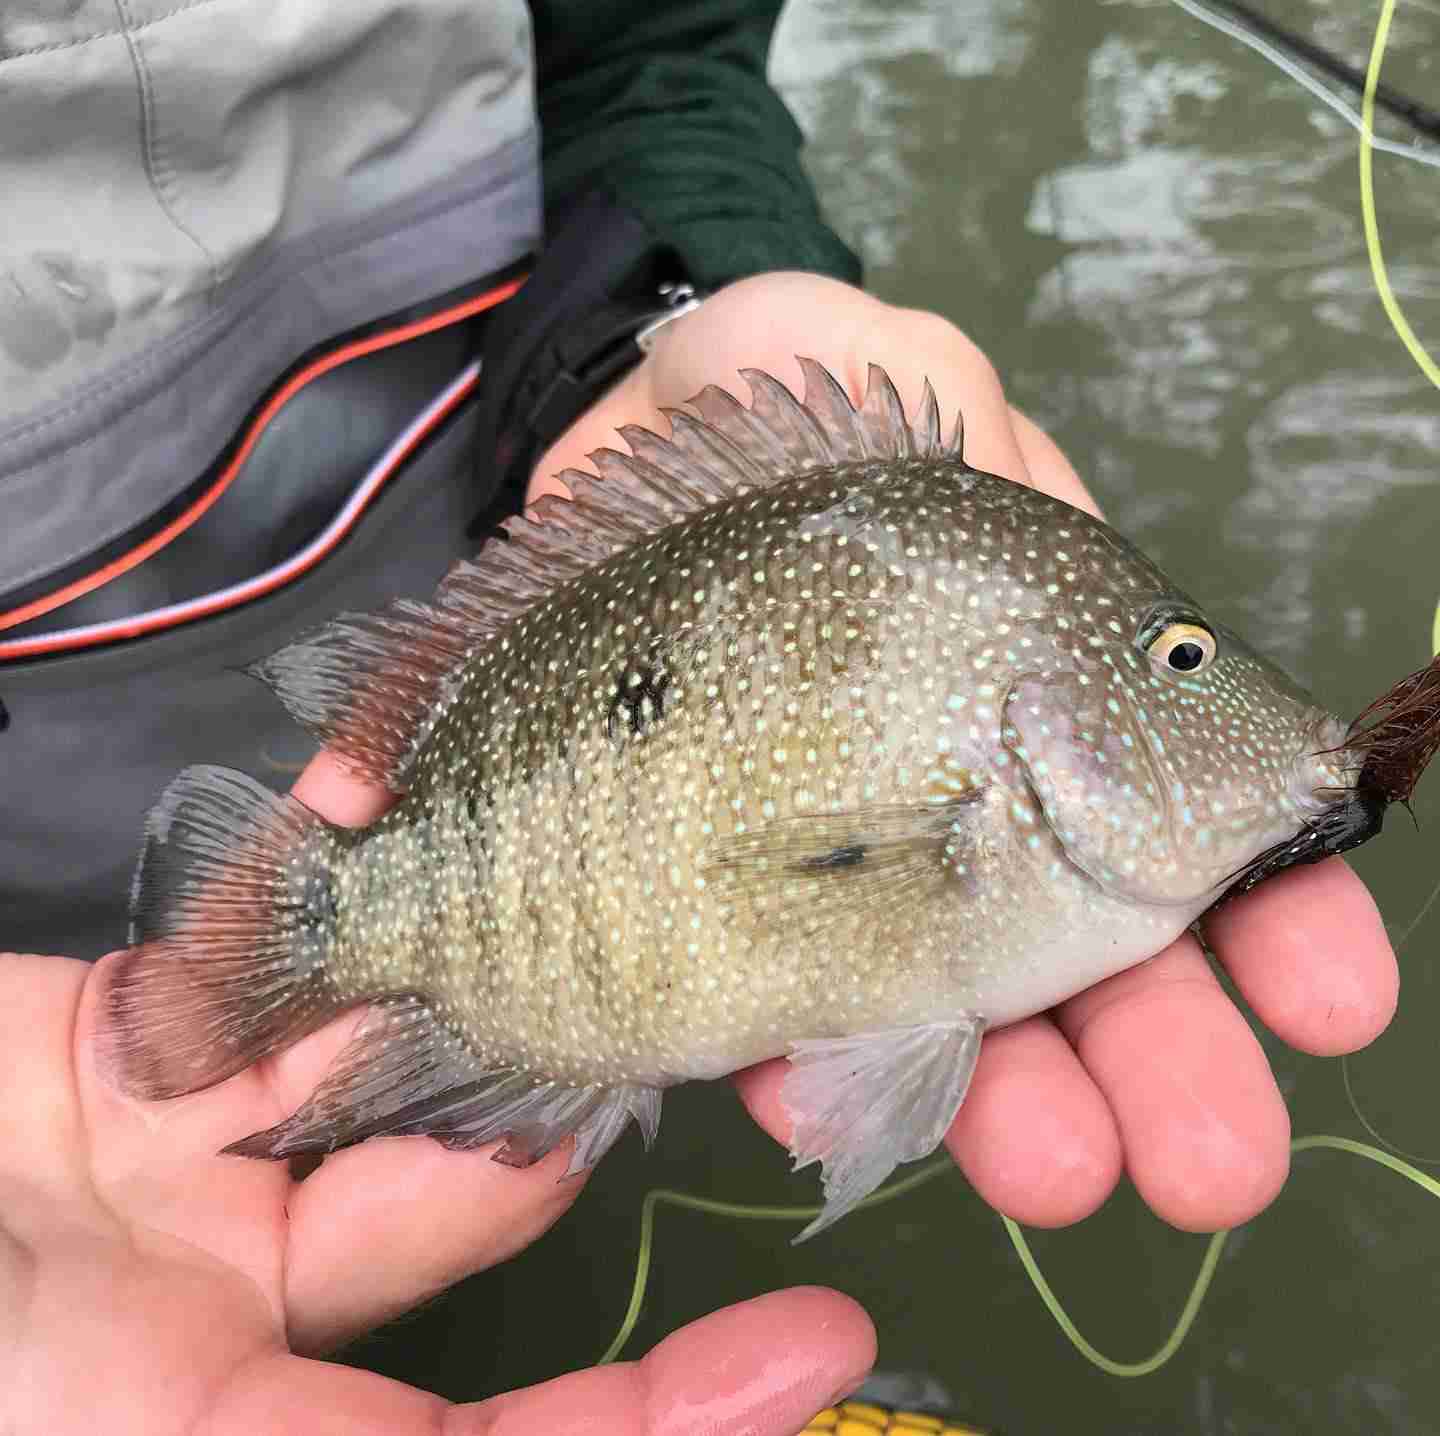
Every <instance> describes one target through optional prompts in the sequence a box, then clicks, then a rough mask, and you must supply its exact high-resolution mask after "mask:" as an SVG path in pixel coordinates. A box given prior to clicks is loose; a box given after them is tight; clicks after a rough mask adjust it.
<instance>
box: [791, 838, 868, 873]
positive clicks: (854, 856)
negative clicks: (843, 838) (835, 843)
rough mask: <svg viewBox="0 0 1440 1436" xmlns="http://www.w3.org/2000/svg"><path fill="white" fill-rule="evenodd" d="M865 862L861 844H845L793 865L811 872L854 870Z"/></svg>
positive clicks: (863, 848) (863, 849) (863, 847)
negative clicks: (824, 869)
mask: <svg viewBox="0 0 1440 1436" xmlns="http://www.w3.org/2000/svg"><path fill="white" fill-rule="evenodd" d="M864 861H865V845H864V844H863V843H846V844H845V845H844V846H843V847H839V848H832V849H831V850H830V851H829V852H828V853H821V854H820V855H819V856H818V857H814V858H801V859H800V861H799V862H798V863H796V864H795V866H796V867H797V868H800V869H801V870H802V871H805V872H813V871H814V870H815V869H816V868H826V869H829V868H854V867H859V865H860V864H861V863H863V862H864Z"/></svg>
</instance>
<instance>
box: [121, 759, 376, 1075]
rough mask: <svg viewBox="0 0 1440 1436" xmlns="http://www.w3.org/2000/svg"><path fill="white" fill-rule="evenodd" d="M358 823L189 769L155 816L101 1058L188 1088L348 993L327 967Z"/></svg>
mask: <svg viewBox="0 0 1440 1436" xmlns="http://www.w3.org/2000/svg"><path fill="white" fill-rule="evenodd" d="M346 846H348V844H347V839H346V835H345V834H344V833H343V831H342V830H340V829H336V828H333V827H331V826H330V825H329V824H328V823H326V822H325V821H324V820H323V819H321V818H320V817H318V816H317V815H316V814H315V813H313V812H311V811H310V809H309V808H307V807H306V806H305V805H304V804H303V803H301V802H299V801H298V800H297V799H295V798H293V797H289V796H282V795H279V794H276V793H273V792H271V791H270V789H268V788H266V787H264V786H262V785H261V784H260V783H257V782H256V781H255V780H254V779H252V778H248V777H246V776H245V775H244V774H243V773H237V772H234V771H233V770H231V769H228V768H217V767H208V766H197V767H192V768H187V769H185V771H184V772H182V773H181V774H180V775H179V776H178V777H177V778H175V780H174V781H173V782H172V783H171V784H170V786H169V787H168V788H167V789H166V791H165V793H164V795H163V796H162V798H161V799H160V801H159V803H157V804H156V806H155V808H154V809H153V810H152V811H151V813H150V816H149V817H148V819H147V820H146V823H145V838H144V845H143V847H142V848H141V853H140V862H139V865H138V867H137V868H136V871H135V880H134V884H133V886H132V888H131V903H130V913H131V922H130V942H131V944H132V945H131V947H130V948H129V949H128V950H127V951H125V952H124V953H122V954H121V955H120V956H119V957H117V958H116V959H114V961H113V963H112V964H110V966H109V972H108V976H107V979H106V985H105V989H104V994H103V997H102V1003H101V1012H102V1029H101V1042H100V1055H101V1060H102V1062H103V1063H104V1065H105V1066H106V1068H107V1069H108V1070H109V1072H110V1073H111V1074H112V1075H113V1076H114V1078H115V1080H116V1081H117V1082H118V1083H119V1085H120V1086H121V1087H122V1088H124V1089H125V1090H126V1091H128V1092H131V1093H132V1094H134V1095H136V1096H140V1097H146V1098H159V1097H178V1096H180V1095H181V1094H182V1093H185V1092H196V1091H199V1090H200V1089H201V1088H204V1087H210V1086H213V1085H214V1084H215V1083H217V1082H221V1081H223V1080H224V1079H225V1078H227V1077H230V1076H233V1075H234V1074H235V1073H236V1072H239V1071H241V1070H243V1069H244V1068H246V1067H248V1066H250V1064H251V1063H252V1062H255V1061H258V1060H259V1059H260V1058H261V1057H265V1056H268V1055H269V1054H271V1053H273V1052H278V1051H280V1050H281V1049H283V1048H285V1047H288V1046H290V1045H291V1043H293V1042H296V1041H298V1040H299V1039H300V1038H301V1037H303V1036H304V1035H305V1034H306V1033H307V1032H311V1031H313V1030H314V1029H315V1028H317V1027H319V1026H321V1025H322V1024H323V1023H324V1022H326V1021H327V1020H328V1019H329V1018H330V1017H332V1016H333V1015H334V1014H335V1013H336V1012H338V1011H339V1010H340V1009H341V1008H342V1007H344V1006H345V1005H346V999H344V998H343V997H342V996H341V995H340V993H339V992H338V991H337V990H336V988H335V985H334V983H333V982H332V981H331V979H330V978H329V977H328V976H327V974H326V970H325V966H326V956H327V953H328V951H329V949H330V947H331V945H332V943H333V940H334V933H335V923H336V906H335V897H334V892H333V888H332V874H333V872H334V868H335V863H336V859H337V858H338V857H339V855H340V854H341V853H342V852H343V851H344V850H345V848H346Z"/></svg>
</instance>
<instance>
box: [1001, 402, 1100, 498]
mask: <svg viewBox="0 0 1440 1436" xmlns="http://www.w3.org/2000/svg"><path fill="white" fill-rule="evenodd" d="M1010 427H1011V429H1012V430H1013V431H1014V434H1015V442H1016V443H1017V444H1019V446H1020V454H1021V456H1022V458H1023V459H1024V461H1025V468H1026V469H1027V470H1028V472H1029V474H1030V482H1031V483H1032V484H1034V485H1035V487H1036V488H1037V489H1040V490H1042V491H1043V492H1045V493H1047V494H1053V495H1054V496H1055V497H1056V498H1057V499H1064V500H1065V502H1066V503H1067V504H1074V505H1075V507H1076V508H1077V509H1084V510H1085V512H1086V513H1091V514H1094V515H1095V516H1096V517H1097V518H1099V517H1101V514H1100V505H1099V504H1097V503H1096V502H1095V500H1094V498H1093V496H1092V495H1091V493H1090V491H1089V489H1087V488H1086V487H1085V485H1084V483H1083V482H1082V481H1081V479H1080V475H1079V474H1077V473H1076V472H1075V470H1074V468H1073V467H1072V466H1071V464H1070V460H1069V459H1067V458H1066V457H1065V455H1064V453H1063V452H1062V451H1061V449H1060V446H1059V444H1057V443H1056V442H1055V440H1054V439H1052V438H1051V437H1050V435H1049V434H1047V433H1046V432H1045V431H1044V429H1042V428H1041V427H1040V426H1039V425H1038V424H1037V423H1035V421H1034V420H1033V419H1031V418H1029V417H1028V416H1027V415H1025V414H1022V413H1021V412H1020V410H1019V409H1016V408H1014V407H1013V406H1012V407H1011V410H1010Z"/></svg>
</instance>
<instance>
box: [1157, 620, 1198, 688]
mask: <svg viewBox="0 0 1440 1436" xmlns="http://www.w3.org/2000/svg"><path fill="white" fill-rule="evenodd" d="M1145 652H1146V653H1147V654H1148V655H1149V656H1150V658H1151V659H1152V660H1153V661H1154V662H1156V663H1158V664H1160V665H1161V666H1162V667H1163V668H1168V669H1169V670H1170V671H1171V672H1172V673H1183V674H1185V675H1186V676H1187V677H1188V676H1189V675H1191V674H1193V673H1203V672H1204V671H1205V670H1206V669H1207V668H1209V666H1210V665H1211V664H1212V663H1213V662H1214V661H1215V635H1214V634H1213V633H1211V632H1210V630H1209V629H1208V628H1202V627H1201V626H1200V625H1199V624H1198V623H1167V624H1166V625H1165V627H1164V628H1162V629H1161V630H1160V631H1159V633H1157V634H1156V635H1155V637H1154V638H1152V639H1150V641H1149V642H1148V643H1146V644H1145Z"/></svg>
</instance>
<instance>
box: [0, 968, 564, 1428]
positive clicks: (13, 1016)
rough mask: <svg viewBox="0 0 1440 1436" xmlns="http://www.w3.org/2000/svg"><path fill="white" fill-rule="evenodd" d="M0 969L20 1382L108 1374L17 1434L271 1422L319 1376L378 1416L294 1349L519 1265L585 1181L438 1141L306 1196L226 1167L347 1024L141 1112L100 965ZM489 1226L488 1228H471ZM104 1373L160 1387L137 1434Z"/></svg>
mask: <svg viewBox="0 0 1440 1436" xmlns="http://www.w3.org/2000/svg"><path fill="white" fill-rule="evenodd" d="M0 972H3V974H4V977H3V980H4V983H5V1001H4V1003H3V1019H0V1020H3V1022H4V1024H5V1026H6V1028H7V1029H9V1030H7V1031H6V1032H5V1051H6V1052H7V1054H8V1059H9V1065H10V1069H11V1073H12V1078H13V1080H14V1083H15V1090H17V1091H20V1092H23V1093H25V1100H24V1102H23V1104H22V1105H20V1106H19V1107H18V1109H16V1110H14V1111H13V1112H12V1121H11V1123H10V1124H9V1125H8V1126H7V1131H6V1137H5V1140H4V1145H3V1149H0V1182H3V1184H4V1187H5V1189H6V1192H7V1195H6V1199H5V1202H4V1208H3V1210H4V1213H5V1228H4V1230H5V1235H6V1237H7V1239H8V1240H7V1241H6V1243H5V1245H6V1247H7V1248H8V1249H9V1251H10V1253H11V1255H12V1258H13V1262H14V1266H15V1270H14V1272H13V1273H12V1275H13V1276H14V1278H15V1280H13V1281H12V1282H11V1284H9V1286H8V1287H6V1288H4V1289H3V1292H0V1301H4V1302H6V1303H7V1304H8V1305H7V1306H6V1308H5V1309H4V1311H3V1321H4V1325H5V1328H6V1329H7V1331H8V1332H9V1333H11V1334H12V1336H13V1337H14V1338H15V1339H16V1342H15V1344H18V1346H19V1347H20V1348H21V1349H22V1350H24V1351H25V1352H26V1353H27V1357H26V1361H25V1362H24V1363H22V1364H21V1366H20V1367H19V1368H18V1369H20V1370H22V1371H23V1370H26V1369H27V1367H30V1368H31V1369H34V1367H35V1366H37V1365H38V1366H39V1367H41V1368H43V1367H44V1365H46V1364H47V1363H53V1364H55V1365H56V1366H58V1367H61V1368H63V1369H64V1370H66V1371H69V1372H71V1373H76V1372H82V1371H87V1370H88V1371H89V1372H90V1373H91V1375H92V1376H94V1377H96V1378H97V1379H95V1380H86V1381H75V1380H73V1379H72V1380H69V1381H53V1382H52V1381H47V1380H35V1381H32V1382H31V1383H30V1385H31V1386H32V1388H33V1390H34V1392H35V1401H36V1403H37V1404H36V1405H35V1406H34V1407H32V1408H31V1409H27V1410H25V1411H24V1412H23V1416H22V1419H20V1421H19V1423H18V1428H17V1429H19V1430H31V1429H33V1430H36V1431H41V1430H46V1431H79V1430H83V1429H85V1427H84V1425H83V1424H82V1423H83V1422H84V1420H85V1418H86V1417H87V1416H89V1417H92V1418H94V1420H95V1421H96V1423H97V1426H96V1429H101V1426H100V1424H99V1423H100V1422H101V1417H102V1413H103V1417H104V1420H103V1429H106V1430H109V1431H129V1430H134V1431H136V1432H140V1431H144V1432H146V1433H148V1434H149V1436H158V1433H165V1432H169V1431H176V1432H180V1431H190V1430H192V1429H193V1425H194V1422H195V1421H196V1420H197V1419H198V1418H199V1417H200V1416H202V1414H203V1415H205V1416H206V1417H207V1418H208V1419H215V1418H218V1417H219V1416H220V1415H221V1414H222V1413H223V1414H224V1416H225V1420H226V1421H227V1422H233V1425H234V1429H235V1430H237V1431H239V1430H255V1429H271V1428H269V1427H267V1426H266V1425H265V1424H264V1423H262V1422H259V1421H249V1420H244V1419H242V1417H243V1415H244V1413H246V1412H247V1411H248V1410H249V1408H250V1404H251V1403H252V1402H253V1403H259V1404H260V1406H261V1407H263V1404H264V1402H265V1401H266V1400H267V1399H269V1398H268V1397H267V1395H266V1393H267V1392H271V1391H274V1390H278V1389H281V1388H283V1387H290V1386H293V1385H295V1384H296V1383H297V1382H301V1381H302V1380H303V1379H304V1378H305V1377H307V1376H308V1375H309V1374H310V1373H307V1372H306V1371H305V1368H307V1367H309V1368H311V1370H312V1371H313V1373H314V1374H315V1377H316V1379H317V1381H318V1379H319V1378H322V1377H323V1378H324V1382H325V1384H326V1386H327V1387H328V1388H330V1389H329V1390H328V1391H327V1398H326V1399H327V1403H329V1404H330V1405H331V1406H332V1408H333V1406H334V1403H335V1402H337V1401H338V1402H342V1403H343V1402H344V1400H345V1399H346V1394H345V1393H346V1391H347V1389H350V1390H353V1391H354V1393H355V1395H356V1396H357V1398H363V1400H365V1401H366V1402H373V1401H374V1400H376V1399H377V1397H376V1393H375V1391H374V1390H372V1389H371V1386H372V1383H373V1384H374V1385H376V1386H379V1387H388V1386H390V1383H382V1382H380V1379H379V1378H375V1377H370V1376H368V1375H367V1374H365V1373H361V1372H349V1371H345V1370H344V1369H343V1368H337V1367H330V1366H322V1365H319V1364H315V1363H309V1362H302V1361H301V1360H300V1359H299V1358H298V1357H295V1356H292V1355H290V1354H289V1352H290V1350H291V1349H292V1348H293V1349H295V1350H298V1351H313V1350H316V1349H320V1348H324V1347H328V1346H331V1345H334V1344H337V1343H338V1342H340V1341H343V1340H344V1339H345V1338H346V1337H348V1336H351V1335H354V1334H356V1333H357V1332H359V1331H362V1330H365V1329H367V1328H368V1327H371V1326H373V1325H375V1324H376V1323H377V1322H379V1321H381V1320H384V1319H385V1318H386V1317H388V1316H391V1315H393V1314H394V1313H396V1312H397V1311H400V1310H403V1309H404V1308H406V1307H408V1306H411V1305H413V1304H414V1303H415V1302H416V1301H418V1300H420V1299H421V1298H423V1297H425V1296H428V1295H430V1294H431V1293H433V1292H435V1291H438V1290H440V1289H441V1288H443V1287H444V1286H447V1285H448V1284H450V1282H452V1281H454V1280H455V1279H456V1278H457V1277H458V1276H460V1275H462V1274H464V1272H466V1271H468V1270H473V1269H475V1268H476V1267H479V1266H484V1265H489V1264H490V1263H491V1262H493V1261H495V1260H499V1259H501V1258H502V1257H504V1256H506V1255H508V1254H510V1252H512V1251H514V1250H516V1249H518V1248H519V1247H520V1246H523V1245H524V1244H525V1243H526V1242H527V1241H528V1240H530V1239H531V1238H533V1237H534V1236H535V1235H537V1234H538V1233H539V1231H540V1230H542V1229H543V1228H544V1227H545V1226H547V1225H548V1224H549V1223H550V1222H551V1221H552V1220H553V1219H554V1218H555V1217H556V1216H558V1215H559V1213H560V1212H561V1211H562V1210H564V1208H565V1207H566V1206H567V1205H568V1204H569V1202H570V1201H571V1200H572V1199H573V1196H574V1194H575V1193H576V1191H577V1190H578V1188H579V1186H580V1184H579V1183H578V1182H574V1181H570V1182H564V1183H559V1182H557V1181H556V1178H557V1176H558V1169H557V1163H556V1161H555V1160H552V1161H551V1162H548V1163H544V1164H542V1165H540V1166H538V1167H536V1168H533V1169H531V1170H530V1171H528V1172H525V1173H514V1172H509V1171H505V1170H504V1169H501V1168H499V1167H496V1166H494V1165H493V1164H492V1163H489V1162H487V1161H485V1160H483V1158H482V1159H479V1160H477V1159H475V1158H474V1157H465V1156H461V1155H457V1154H452V1153H447V1152H445V1151H443V1150H442V1149H441V1148H439V1147H438V1146H436V1145H435V1144H433V1143H429V1142H414V1141H408V1142H381V1143H372V1144H370V1145H369V1146H368V1147H365V1148H360V1149H357V1150H356V1151H354V1152H351V1153H343V1154H341V1155H340V1156H338V1157H336V1158H334V1159H332V1160H331V1161H328V1162H327V1163H325V1164H324V1166H323V1167H322V1168H321V1169H320V1170H319V1171H318V1172H316V1173H315V1174H314V1175H313V1176H312V1177H311V1178H310V1179H309V1180H308V1181H306V1182H304V1183H302V1184H297V1183H295V1182H293V1181H292V1180H291V1178H290V1175H289V1173H288V1171H287V1169H286V1168H285V1167H284V1166H283V1165H279V1164H273V1163H263V1162H246V1161H243V1160H240V1159H237V1158H224V1157H217V1156H215V1155H214V1153H216V1152H217V1151H218V1150H219V1148H220V1147H221V1146H223V1145H224V1143H225V1142H227V1141H229V1140H232V1139H233V1138H234V1137H235V1136H237V1135H240V1134H242V1133H244V1132H248V1131H252V1130H254V1129H255V1128H257V1127H260V1126H265V1125H267V1124H268V1123H270V1122H271V1121H274V1120H275V1119H276V1118H277V1117H279V1116H281V1115H283V1114H284V1113H285V1112H287V1111H289V1110H291V1109H292V1108H293V1107H294V1105H296V1103H297V1102H298V1100H299V1098H300V1096H301V1095H303V1093H304V1092H305V1091H306V1090H308V1088H309V1087H310V1086H311V1085H313V1082H314V1080H315V1078H316V1076H317V1075H318V1073H319V1070H320V1068H321V1067H322V1066H323V1064H324V1062H325V1061H326V1060H327V1058H328V1055H329V1051H333V1050H334V1048H335V1047H336V1046H337V1045H338V1043H339V1042H341V1041H343V1040H344V1035H345V1033H344V1031H343V1028H344V1024H337V1025H336V1027H335V1028H334V1029H332V1030H331V1031H329V1032H327V1033H324V1034H321V1035H320V1036H318V1037H317V1038H316V1039H313V1040H312V1041H311V1042H309V1043H306V1044H304V1045H303V1046H302V1047H301V1048H299V1049H296V1050H295V1051H294V1052H292V1053H290V1054H287V1055H286V1057H284V1058H282V1059H280V1060H279V1061H278V1062H274V1063H269V1064H262V1065H261V1066H260V1067H257V1068H255V1069H252V1070H251V1071H250V1072H247V1073H245V1074H242V1075H241V1076H240V1077H237V1078H235V1079H234V1080H232V1081H230V1082H227V1083H225V1084H223V1086H222V1087H220V1088H218V1089H216V1090H215V1091H213V1092H208V1093H201V1094H198V1095H197V1096H194V1097H190V1098H183V1099H180V1100H178V1101H175V1102H171V1103H166V1104H160V1105H155V1106H148V1107H146V1106H141V1105H139V1104H136V1103H133V1102H131V1101H129V1100H127V1099H126V1098H124V1097H122V1096H120V1095H119V1094H118V1093H116V1092H115V1091H114V1090H113V1089H112V1088H110V1087H109V1085H108V1084H106V1083H105V1082H104V1081H103V1080H102V1079H101V1077H100V1074H98V1073H97V1072H96V1070H95V1069H94V1067H93V1066H92V1063H91V1047H92V1041H93V1033H94V1030H95V1018H96V1001H97V992H98V989H99V988H100V987H101V986H102V984H101V983H100V982H99V981H97V980H96V978H98V977H99V976H100V975H101V974H100V971H99V970H96V969H90V968H88V967H87V966H86V965H85V964H83V963H78V962H66V961H62V960H59V959H53V958H10V959H7V962H6V966H5V967H3V968H0ZM327 1049H328V1050H327ZM422 1212H423V1213H424V1220H423V1221H417V1216H418V1214H420V1213H422ZM476 1212H482V1213H484V1219H483V1221H482V1222H480V1223H477V1222H475V1221H474V1220H473V1219H470V1220H467V1218H470V1217H471V1216H473V1214H474V1213H476ZM462 1222H463V1227H462V1225H461V1223H462ZM462 1232H463V1235H462ZM457 1236H459V1238H460V1239H459V1240H458V1241H457V1240H456V1238H457ZM29 1263H33V1269H31V1270H29V1271H26V1270H25V1267H26V1266H27V1265H28V1264H29ZM35 1293H38V1294H39V1295H40V1297H41V1299H39V1300H36V1299H34V1296H33V1294H35ZM87 1347H88V1349H87ZM109 1369H113V1370H116V1371H120V1370H143V1371H145V1372H146V1381H145V1387H144V1392H145V1399H143V1400H141V1401H139V1402H137V1403H135V1404H134V1405H132V1406H131V1407H130V1408H129V1409H128V1410H126V1411H125V1417H126V1422H127V1423H128V1424H123V1425H122V1424H117V1422H116V1419H115V1415H116V1407H115V1400H114V1396H115V1393H114V1390H113V1388H112V1387H111V1386H110V1385H109V1383H108V1382H107V1381H105V1380H103V1379H99V1373H100V1372H102V1371H105V1370H109ZM4 1384H7V1385H9V1384H10V1383H9V1382H6V1383H4ZM11 1389H12V1390H14V1389H15V1387H14V1386H13V1385H12V1386H11ZM392 1389H393V1390H394V1391H398V1392H402V1393H403V1392H404V1388H399V1387H393V1388H392ZM405 1394H406V1396H407V1399H408V1395H409V1393H405ZM414 1396H415V1397H416V1398H417V1399H420V1400H429V1399H430V1398H423V1397H420V1394H419V1393H414ZM232 1408H233V1409H232ZM17 1414H18V1413H17ZM27 1420H28V1422H29V1423H30V1424H27ZM219 1429H229V1428H228V1426H222V1427H221V1428H219Z"/></svg>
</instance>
